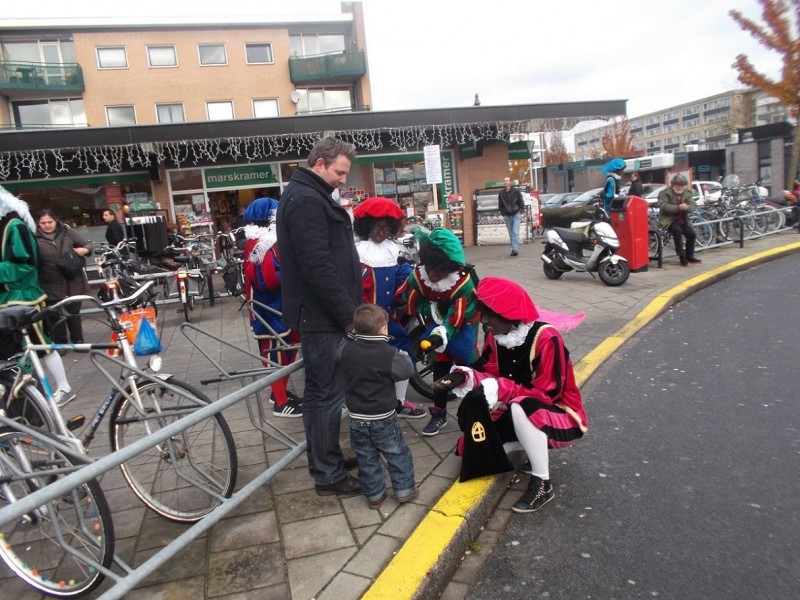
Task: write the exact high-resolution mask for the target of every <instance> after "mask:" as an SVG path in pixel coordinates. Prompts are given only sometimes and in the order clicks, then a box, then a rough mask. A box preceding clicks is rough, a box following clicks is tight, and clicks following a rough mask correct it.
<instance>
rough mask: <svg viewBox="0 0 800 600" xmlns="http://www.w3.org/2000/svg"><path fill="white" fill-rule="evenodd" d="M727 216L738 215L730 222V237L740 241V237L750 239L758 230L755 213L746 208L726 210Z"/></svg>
mask: <svg viewBox="0 0 800 600" xmlns="http://www.w3.org/2000/svg"><path fill="white" fill-rule="evenodd" d="M725 216H726V217H738V218H734V219H733V220H732V221H731V222H730V223H731V226H730V232H729V238H728V239H730V240H732V241H734V242H738V241H739V240H740V239H745V240H749V239H750V238H751V237H753V234H754V233H755V230H756V225H755V219H754V218H753V215H751V214H750V213H748V212H747V211H745V210H742V209H739V208H734V209H732V210H729V211H728V212H726V213H725Z"/></svg>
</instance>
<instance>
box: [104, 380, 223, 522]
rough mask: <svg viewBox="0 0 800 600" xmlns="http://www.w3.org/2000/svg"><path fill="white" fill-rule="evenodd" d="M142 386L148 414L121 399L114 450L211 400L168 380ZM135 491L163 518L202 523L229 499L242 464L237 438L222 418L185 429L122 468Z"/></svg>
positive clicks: (114, 419)
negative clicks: (237, 453)
mask: <svg viewBox="0 0 800 600" xmlns="http://www.w3.org/2000/svg"><path fill="white" fill-rule="evenodd" d="M168 383H169V385H171V386H173V387H176V388H178V389H180V390H182V391H183V392H184V393H183V394H178V393H175V392H173V391H172V390H170V389H168V388H167V387H166V385H165V384H161V383H156V382H154V381H144V382H140V383H139V384H138V385H137V390H138V393H139V397H140V398H141V400H142V406H143V407H144V414H141V412H140V411H139V410H138V409H137V408H136V407H135V406H133V405H132V404H131V403H130V402H128V401H127V400H126V399H125V398H123V397H121V396H120V397H119V399H118V400H117V402H116V406H115V407H114V409H113V412H112V416H111V427H110V435H111V449H112V450H114V451H116V450H119V449H120V448H124V447H125V446H127V445H129V444H132V443H133V442H135V441H137V440H139V439H140V438H143V437H144V436H146V435H147V434H148V433H152V432H154V431H157V430H158V429H160V428H162V427H165V426H167V425H169V424H170V423H173V422H174V421H176V420H178V419H180V418H181V417H182V416H185V415H187V414H190V413H192V412H194V411H196V410H198V409H200V408H202V407H203V406H205V405H206V404H209V403H210V402H211V401H210V400H209V399H208V398H207V397H206V396H205V395H204V394H203V393H202V392H201V391H199V390H197V389H195V388H193V387H191V386H190V385H188V384H186V383H183V382H181V381H177V380H175V379H170V380H169V382H168ZM120 468H121V469H122V474H123V475H124V477H125V480H126V481H127V482H128V485H129V486H130V487H131V489H132V490H133V492H134V493H135V494H136V495H137V496H138V497H139V499H140V500H141V501H142V502H144V504H145V505H146V506H147V507H148V508H151V509H152V510H154V511H155V512H156V513H158V514H159V515H161V516H162V517H166V518H167V519H170V520H172V521H177V522H180V523H191V522H194V521H199V520H200V519H202V518H203V517H204V516H205V515H207V514H208V513H210V512H211V511H212V510H214V509H215V508H216V507H217V506H219V505H220V503H221V502H222V501H223V499H224V498H229V497H230V495H231V493H233V487H234V485H236V470H237V468H238V461H237V457H236V445H235V443H234V441H233V435H232V434H231V430H230V428H229V427H228V423H227V422H226V421H225V419H224V418H223V416H222V415H221V414H216V415H214V416H213V417H210V418H208V419H206V420H204V421H201V422H200V423H198V424H196V425H193V426H192V427H189V428H188V429H185V430H184V431H182V432H180V433H178V434H176V435H174V436H173V437H171V438H170V439H168V440H167V441H165V442H162V443H161V444H158V445H156V446H154V447H152V448H149V449H147V450H145V451H144V452H142V454H140V455H138V456H137V457H135V458H133V459H131V460H129V461H127V462H124V463H122V464H121V465H120Z"/></svg>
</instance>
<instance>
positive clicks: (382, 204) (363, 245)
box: [353, 197, 412, 352]
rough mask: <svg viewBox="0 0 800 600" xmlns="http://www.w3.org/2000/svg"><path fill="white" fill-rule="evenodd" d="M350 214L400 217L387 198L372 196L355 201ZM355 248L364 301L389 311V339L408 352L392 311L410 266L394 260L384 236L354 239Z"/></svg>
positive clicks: (395, 250) (394, 253)
mask: <svg viewBox="0 0 800 600" xmlns="http://www.w3.org/2000/svg"><path fill="white" fill-rule="evenodd" d="M353 217H354V218H355V221H356V223H358V221H359V220H360V219H367V218H372V219H387V220H389V219H391V220H400V219H402V218H403V211H402V210H400V207H399V206H397V205H396V204H395V203H394V202H393V201H391V200H389V199H388V198H377V197H376V198H368V199H367V200H365V201H364V202H362V203H361V204H359V205H358V206H357V207H356V208H355V210H354V211H353ZM357 229H358V228H357ZM356 250H357V251H358V257H359V260H360V261H361V272H362V276H363V284H364V288H363V293H362V298H363V300H364V302H366V303H368V304H377V305H378V306H380V307H382V308H384V309H385V310H386V312H387V313H388V314H389V335H390V336H391V342H390V343H391V344H392V345H393V346H394V347H396V348H400V349H401V350H405V351H406V352H409V351H410V349H411V348H410V345H411V344H410V340H409V338H408V334H407V333H406V330H405V328H404V327H403V325H402V324H401V323H400V321H399V320H398V318H397V314H396V312H397V311H396V309H397V300H396V294H397V291H398V289H399V288H400V287H401V286H402V285H403V284H404V283H405V282H406V280H407V279H408V276H409V275H410V274H411V270H412V266H411V265H410V264H409V263H407V262H402V263H399V264H398V256H399V248H398V246H397V244H396V243H395V242H394V241H393V240H391V239H388V238H387V239H384V240H382V241H380V242H376V241H374V240H372V239H365V240H361V241H359V242H357V243H356Z"/></svg>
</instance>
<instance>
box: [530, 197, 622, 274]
mask: <svg viewBox="0 0 800 600" xmlns="http://www.w3.org/2000/svg"><path fill="white" fill-rule="evenodd" d="M545 236H546V238H547V241H545V242H544V244H545V246H544V253H543V254H542V262H543V264H542V267H543V268H544V274H545V275H546V276H547V278H548V279H558V278H559V277H561V276H562V275H563V274H564V273H567V272H568V271H577V272H579V273H590V274H591V275H592V277H594V274H595V273H597V274H598V275H600V280H601V281H602V282H603V283H605V284H606V285H610V286H617V285H622V284H623V283H625V282H626V281H627V280H628V277H629V276H630V274H631V270H630V267H629V266H628V261H627V260H626V259H625V258H623V257H622V256H619V255H618V254H615V252H616V251H617V249H618V248H619V238H618V237H617V234H616V232H615V231H614V229H613V228H612V227H611V223H610V222H609V219H608V215H607V214H606V212H605V210H603V208H602V207H601V206H599V205H598V206H596V207H595V210H594V214H593V215H592V218H591V220H590V221H577V222H574V223H572V226H571V228H570V229H567V228H566V227H553V228H549V229H547V230H545ZM584 250H585V251H587V252H589V255H588V256H585V255H584Z"/></svg>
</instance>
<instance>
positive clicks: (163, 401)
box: [0, 282, 238, 523]
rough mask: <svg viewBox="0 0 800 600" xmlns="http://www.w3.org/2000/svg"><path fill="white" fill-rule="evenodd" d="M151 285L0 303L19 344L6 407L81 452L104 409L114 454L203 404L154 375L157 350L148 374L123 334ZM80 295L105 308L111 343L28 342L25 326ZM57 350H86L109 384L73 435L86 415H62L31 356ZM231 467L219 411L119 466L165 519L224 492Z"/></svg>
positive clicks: (192, 517)
mask: <svg viewBox="0 0 800 600" xmlns="http://www.w3.org/2000/svg"><path fill="white" fill-rule="evenodd" d="M151 286H152V282H148V283H146V284H145V285H143V286H142V287H141V289H139V290H138V291H137V292H136V293H135V294H133V295H132V296H129V297H128V298H122V299H119V300H112V301H110V302H105V303H101V302H100V301H98V300H97V299H95V298H93V297H91V296H72V297H69V298H65V299H64V300H62V301H61V302H58V303H56V304H54V305H53V306H51V307H48V308H45V309H44V310H42V311H36V310H31V309H30V308H29V307H19V306H16V307H9V308H4V309H0V329H2V330H16V331H18V332H19V334H20V335H21V337H22V339H23V347H24V350H23V351H22V352H21V353H20V354H18V355H16V357H14V358H15V360H14V361H13V362H14V364H13V366H12V367H7V368H6V369H3V370H2V374H0V381H6V382H9V383H10V385H7V386H6V389H7V397H6V398H5V406H7V407H14V408H13V411H12V412H14V411H15V414H17V415H21V416H22V418H23V419H24V420H26V421H27V423H28V424H31V425H37V426H41V427H43V428H46V429H48V430H50V431H51V432H52V433H53V434H55V435H56V436H57V438H58V439H59V440H61V441H62V442H63V443H64V444H66V445H68V446H70V447H72V448H74V449H75V451H76V453H78V454H81V455H85V454H87V450H86V449H87V448H88V447H89V445H90V443H91V441H92V440H93V438H94V437H95V434H96V432H97V430H98V428H99V426H100V424H101V422H102V421H103V419H104V418H105V416H106V414H109V413H110V417H109V418H110V424H109V438H110V445H111V450H112V452H113V451H117V450H119V449H121V448H123V447H125V446H127V445H129V444H131V443H133V442H134V441H136V440H138V439H139V438H141V437H144V436H146V435H148V434H150V433H152V432H153V431H155V430H157V429H159V428H161V427H164V426H166V425H168V424H169V423H171V422H173V421H175V420H176V419H179V418H180V417H182V416H184V415H186V414H189V413H191V412H194V411H195V410H198V409H199V408H202V407H203V406H204V405H206V404H209V403H210V402H211V401H210V400H209V399H208V397H207V396H205V394H203V393H202V392H201V391H199V390H197V389H196V388H194V387H193V386H190V385H189V384H187V383H184V382H182V381H179V380H177V379H174V378H173V377H172V376H171V375H168V374H162V373H158V371H159V370H160V366H161V364H160V363H161V359H160V357H159V356H157V355H156V356H153V357H151V359H150V360H149V361H148V368H149V369H150V370H151V371H152V374H149V373H147V372H145V371H143V370H140V369H139V366H138V364H137V361H136V357H135V355H134V352H133V346H132V344H131V342H130V341H129V340H128V337H127V336H126V333H125V331H126V330H127V329H128V328H129V327H131V325H130V324H129V323H126V322H124V321H122V320H121V318H120V317H121V314H122V312H123V309H124V307H126V306H129V305H131V304H133V303H134V302H136V300H137V299H138V298H139V297H140V296H141V295H143V294H145V293H146V291H147V290H148V289H149V288H150V287H151ZM81 301H85V302H93V303H95V304H96V305H97V306H99V307H100V308H102V309H103V310H104V311H105V312H106V316H107V318H108V320H109V323H110V325H111V329H112V331H113V332H114V333H115V334H116V337H117V341H116V342H113V343H105V344H32V343H31V340H30V336H29V334H28V331H29V328H30V327H31V326H32V325H33V323H35V322H37V321H39V320H41V319H43V318H46V317H48V316H49V315H52V314H60V313H61V311H62V309H63V307H64V306H66V305H67V304H69V303H70V302H81ZM109 349H111V350H116V351H118V352H120V354H121V356H120V357H119V358H117V357H114V356H110V355H109V354H108V353H107V352H105V351H107V350H109ZM58 350H76V351H84V352H89V356H90V360H92V362H93V363H94V365H95V367H96V368H97V369H98V371H99V372H100V373H101V374H102V375H103V376H104V377H106V379H108V380H109V381H110V382H111V385H112V389H111V390H110V392H109V393H108V395H107V396H106V398H105V399H104V400H103V402H102V404H101V405H100V406H99V408H98V409H97V412H96V413H95V415H94V416H93V417H92V418H91V420H89V421H88V425H87V426H86V429H85V431H84V432H83V435H82V436H81V437H80V438H78V437H77V436H75V435H74V434H73V433H72V432H73V431H75V430H77V429H79V428H80V427H82V426H83V425H84V424H85V423H86V422H87V420H86V419H85V417H84V416H83V415H78V416H75V417H72V418H71V419H69V420H66V419H65V418H64V416H63V414H62V412H61V409H60V408H59V407H58V405H57V404H56V402H55V400H54V399H53V390H52V388H51V387H50V385H49V383H48V381H47V378H46V376H45V374H44V370H43V367H42V363H41V360H40V359H39V357H38V355H37V352H39V351H58ZM102 360H105V361H108V362H109V363H110V365H111V366H112V367H119V369H120V373H119V375H118V376H115V375H114V374H112V373H110V372H109V370H108V369H107V368H105V367H104V366H103V365H101V364H100V362H101V361H102ZM39 423H41V425H39ZM237 466H238V458H237V452H236V445H235V443H234V440H233V435H232V434H231V431H230V428H229V427H228V424H227V422H226V421H225V419H224V417H223V416H222V415H221V414H217V415H214V416H213V418H210V419H207V420H205V421H202V422H200V423H198V424H197V425H195V426H193V427H191V428H189V429H187V430H184V431H183V432H182V433H181V434H180V435H176V436H174V437H172V438H170V439H169V440H167V441H166V442H165V443H163V444H159V445H156V446H154V447H152V448H150V449H148V450H147V451H146V452H144V453H142V454H141V455H139V456H137V457H136V458H135V459H132V460H130V461H127V462H124V463H122V464H121V465H120V469H121V471H122V475H123V477H124V479H125V481H126V483H127V484H128V486H129V487H130V488H131V490H132V491H133V493H134V494H135V495H136V496H137V497H138V498H139V499H140V500H141V501H142V502H143V503H144V504H145V505H146V506H147V507H148V508H150V509H151V510H153V511H154V512H156V513H157V514H159V515H161V516H163V517H165V518H167V519H169V520H172V521H176V522H180V523H191V522H195V521H198V520H200V519H201V518H203V517H204V516H205V515H207V514H208V513H210V512H211V511H212V510H214V508H216V507H217V506H219V505H220V504H221V503H222V502H223V500H224V499H225V498H228V497H230V495H231V494H232V493H233V488H234V486H235V484H236V475H237Z"/></svg>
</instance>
